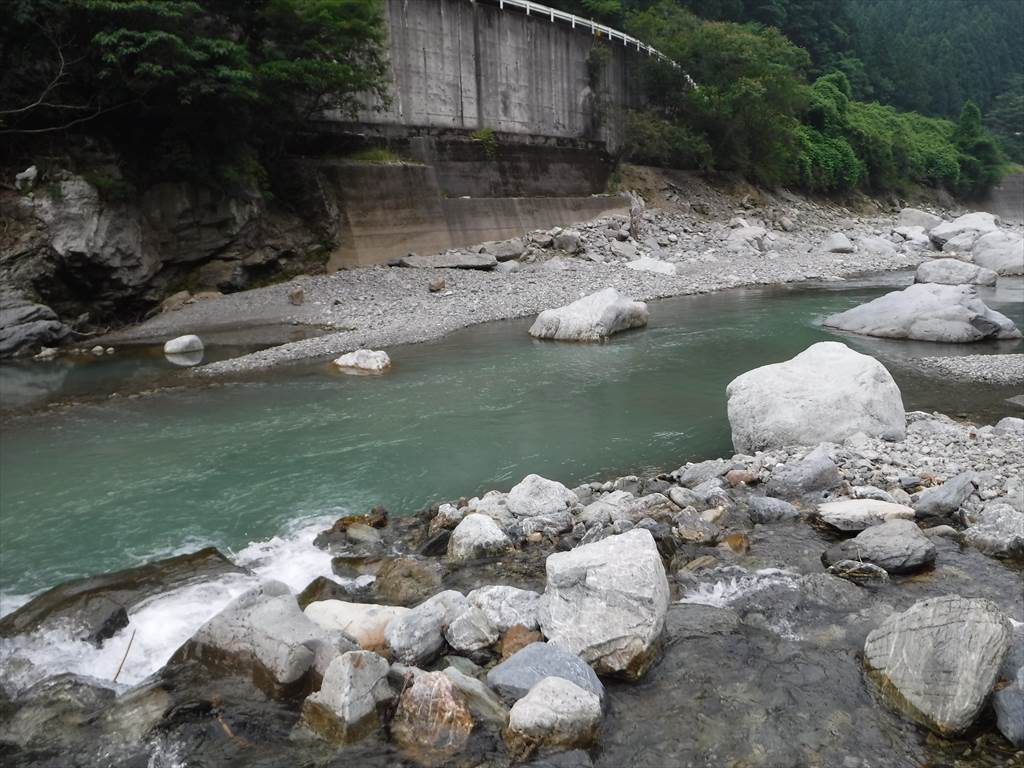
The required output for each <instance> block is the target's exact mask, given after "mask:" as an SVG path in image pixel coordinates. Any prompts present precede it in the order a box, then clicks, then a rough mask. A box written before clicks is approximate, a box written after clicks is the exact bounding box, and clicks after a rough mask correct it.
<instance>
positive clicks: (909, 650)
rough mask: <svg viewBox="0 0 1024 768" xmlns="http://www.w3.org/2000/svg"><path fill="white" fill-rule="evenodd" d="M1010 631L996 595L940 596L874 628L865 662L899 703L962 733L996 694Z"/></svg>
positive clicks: (949, 732) (921, 718) (943, 729)
mask: <svg viewBox="0 0 1024 768" xmlns="http://www.w3.org/2000/svg"><path fill="white" fill-rule="evenodd" d="M1010 636H1011V630H1010V622H1009V621H1008V620H1007V618H1006V617H1005V616H1004V615H1003V614H1002V613H1001V612H1000V611H999V610H998V609H997V608H996V607H995V606H994V605H993V604H992V603H990V602H989V601H988V600H968V599H965V598H962V597H960V596H959V595H946V596H944V597H935V598H930V599H928V600H922V601H921V602H918V603H915V604H914V605H913V606H911V608H910V609H909V610H907V611H905V612H903V613H898V614H894V615H892V616H890V617H889V618H888V619H886V620H885V622H883V623H882V625H881V626H880V627H879V628H878V629H876V630H874V631H873V632H871V634H869V635H868V637H867V641H866V642H865V644H864V664H865V666H866V667H867V668H868V670H869V672H870V673H871V676H872V677H873V678H874V679H875V680H876V681H877V682H878V683H879V686H880V688H881V690H882V692H883V694H885V695H887V696H888V697H889V699H890V701H891V703H892V704H893V705H894V706H895V707H896V708H898V709H900V710H901V711H902V712H904V713H905V714H906V715H907V716H908V717H910V718H911V719H912V720H915V721H917V722H919V723H921V724H923V725H925V726H927V727H928V728H931V729H932V730H934V731H936V732H937V733H939V734H940V735H942V736H954V735H956V734H959V733H962V732H963V731H965V730H967V728H969V727H970V726H971V724H972V723H973V722H974V719H975V718H976V717H977V716H978V713H979V712H981V709H982V707H983V706H984V705H985V702H986V701H987V700H988V696H989V694H990V693H991V691H992V687H993V686H994V685H995V683H996V680H997V677H998V674H999V668H1000V665H1001V664H1002V663H1003V657H1004V656H1005V655H1006V652H1007V651H1008V650H1009V647H1010Z"/></svg>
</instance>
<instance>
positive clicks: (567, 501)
mask: <svg viewBox="0 0 1024 768" xmlns="http://www.w3.org/2000/svg"><path fill="white" fill-rule="evenodd" d="M578 502H579V498H578V497H577V496H576V494H575V493H573V492H572V491H570V490H569V489H568V488H566V487H565V486H564V485H562V484H561V483H560V482H558V481H557V480H548V479H547V478H545V477H541V476H540V475H527V476H526V477H524V478H523V479H522V480H521V481H519V483H517V484H516V485H514V486H513V487H512V490H511V491H509V493H508V498H507V499H506V502H505V503H506V506H507V507H508V511H509V512H511V513H512V514H513V515H515V516H516V517H535V516H537V515H551V514H555V513H558V512H564V511H565V510H567V509H569V508H570V507H572V506H574V505H575V504H577V503H578Z"/></svg>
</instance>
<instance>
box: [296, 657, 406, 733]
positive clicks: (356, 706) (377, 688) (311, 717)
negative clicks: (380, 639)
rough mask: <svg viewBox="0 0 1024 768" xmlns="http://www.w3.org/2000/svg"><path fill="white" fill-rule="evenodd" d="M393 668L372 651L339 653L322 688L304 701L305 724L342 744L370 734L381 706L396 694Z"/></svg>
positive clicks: (377, 718)
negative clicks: (390, 678) (391, 680)
mask: <svg viewBox="0 0 1024 768" xmlns="http://www.w3.org/2000/svg"><path fill="white" fill-rule="evenodd" d="M389 668H390V667H389V665H388V663H387V661H385V660H384V659H382V658H381V657H380V656H378V655H377V654H376V653H371V652H370V651H349V652H348V653H344V654H342V655H341V656H338V657H337V658H335V659H334V661H332V662H331V663H330V665H329V666H328V667H327V671H326V672H325V673H324V679H323V683H322V685H321V686H320V690H319V691H317V692H316V693H313V694H310V695H309V696H307V697H306V700H305V701H304V702H303V703H302V716H301V723H302V725H303V726H304V727H306V728H307V729H309V730H311V731H313V732H314V733H316V734H317V735H319V736H320V737H322V738H324V739H326V740H327V741H330V742H334V743H338V744H348V743H351V742H354V741H358V740H359V739H362V738H364V737H365V736H368V735H369V734H370V733H372V732H373V731H375V730H377V728H378V727H379V726H380V719H379V715H378V708H379V707H380V706H381V705H382V704H384V703H385V702H387V701H390V700H391V699H392V698H394V692H393V691H392V690H391V686H390V685H388V669H389Z"/></svg>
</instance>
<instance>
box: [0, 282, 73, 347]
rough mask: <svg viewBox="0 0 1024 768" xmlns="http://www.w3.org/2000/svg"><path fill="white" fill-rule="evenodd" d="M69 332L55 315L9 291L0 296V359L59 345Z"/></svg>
mask: <svg viewBox="0 0 1024 768" xmlns="http://www.w3.org/2000/svg"><path fill="white" fill-rule="evenodd" d="M69 333H71V329H70V328H68V327H67V326H66V325H64V323H62V322H61V321H60V318H58V317H57V313H56V312H54V311H53V310H52V309H50V308H49V307H47V306H45V305H43V304H35V303H33V302H30V301H28V300H27V299H25V298H23V297H21V296H17V295H15V294H13V293H10V292H8V291H4V292H2V293H0V359H3V358H6V357H19V356H21V355H28V354H35V353H36V352H38V351H39V350H40V348H42V347H50V346H54V345H57V344H60V343H61V342H62V341H63V340H64V339H65V338H67V336H68V334H69Z"/></svg>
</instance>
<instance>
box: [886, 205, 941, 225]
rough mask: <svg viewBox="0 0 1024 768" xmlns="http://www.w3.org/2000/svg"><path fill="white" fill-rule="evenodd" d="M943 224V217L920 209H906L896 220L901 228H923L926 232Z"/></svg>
mask: <svg viewBox="0 0 1024 768" xmlns="http://www.w3.org/2000/svg"><path fill="white" fill-rule="evenodd" d="M941 223H942V217H941V216H936V215H935V214H934V213H928V212H927V211H922V210H920V209H918V208H904V209H903V210H902V211H900V215H899V217H898V218H897V219H896V225H897V226H899V227H922V228H923V229H925V230H928V229H934V228H935V227H937V226H939V224H941Z"/></svg>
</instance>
